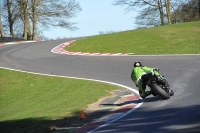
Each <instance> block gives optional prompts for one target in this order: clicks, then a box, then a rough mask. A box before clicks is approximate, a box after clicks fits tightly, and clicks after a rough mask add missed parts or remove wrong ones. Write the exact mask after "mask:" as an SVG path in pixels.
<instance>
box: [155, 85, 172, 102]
mask: <svg viewBox="0 0 200 133" xmlns="http://www.w3.org/2000/svg"><path fill="white" fill-rule="evenodd" d="M152 89H153V90H154V91H155V92H156V94H157V95H159V96H161V98H162V99H163V100H167V99H169V98H170V95H169V93H168V92H166V91H165V90H164V89H163V88H161V87H160V86H159V85H157V84H156V83H153V84H152Z"/></svg>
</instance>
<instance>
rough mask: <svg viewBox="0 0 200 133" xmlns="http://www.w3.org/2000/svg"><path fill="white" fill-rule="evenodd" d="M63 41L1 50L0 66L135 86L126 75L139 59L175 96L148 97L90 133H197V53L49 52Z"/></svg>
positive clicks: (199, 93)
mask: <svg viewBox="0 0 200 133" xmlns="http://www.w3.org/2000/svg"><path fill="white" fill-rule="evenodd" d="M66 41H68V40H58V41H47V42H38V43H27V44H20V45H6V46H1V47H0V67H7V68H12V69H18V70H23V71H31V72H36V73H43V74H53V75H60V76H71V77H80V78H89V79H96V80H104V81H109V82H115V83H119V84H122V85H126V86H128V87H132V88H135V85H134V84H133V82H132V81H131V79H130V74H131V70H132V67H133V63H134V61H141V62H142V63H143V65H146V66H149V67H157V68H160V72H161V74H163V75H165V77H166V78H167V79H168V81H169V84H170V85H171V88H172V89H173V90H174V92H175V95H174V96H173V97H171V98H170V99H169V100H166V101H161V100H158V99H156V98H154V97H151V96H150V97H148V98H146V99H145V100H143V102H144V104H143V105H142V106H141V107H140V108H139V109H137V110H136V111H134V112H133V113H131V114H129V115H128V116H126V117H124V118H122V119H120V120H119V121H116V122H114V123H112V124H111V125H109V126H106V127H104V128H102V129H100V130H98V131H96V132H95V133H107V132H113V133H122V132H123V133H130V132H131V133H133V132H139V133H147V132H148V133H157V132H172V133H174V132H180V133H185V132H193V133H194V132H200V98H199V97H200V82H199V80H200V55H183V56H177V55H171V56H128V57H126V56H124V57H121V56H117V57H109V56H106V57H94V56H92V57H91V56H74V55H61V54H54V53H52V52H51V50H52V49H53V48H54V47H55V46H57V45H59V44H61V43H64V42H66Z"/></svg>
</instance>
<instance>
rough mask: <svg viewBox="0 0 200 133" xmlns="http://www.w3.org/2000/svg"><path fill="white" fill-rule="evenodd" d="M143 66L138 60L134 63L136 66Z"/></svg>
mask: <svg viewBox="0 0 200 133" xmlns="http://www.w3.org/2000/svg"><path fill="white" fill-rule="evenodd" d="M141 66H142V63H141V62H139V61H137V62H135V63H134V67H141Z"/></svg>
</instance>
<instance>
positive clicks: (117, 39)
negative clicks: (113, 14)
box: [65, 21, 200, 54]
mask: <svg viewBox="0 0 200 133" xmlns="http://www.w3.org/2000/svg"><path fill="white" fill-rule="evenodd" d="M65 50H67V51H73V52H79V51H81V52H98V53H101V52H109V53H134V54H200V21H196V22H189V23H180V24H173V25H165V26H158V27H153V28H144V29H137V30H131V31H125V32H119V33H112V34H106V35H98V36H93V37H88V38H86V39H82V40H78V41H76V42H74V43H73V44H72V45H71V46H70V47H66V48H65Z"/></svg>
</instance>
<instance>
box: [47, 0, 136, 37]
mask: <svg viewBox="0 0 200 133" xmlns="http://www.w3.org/2000/svg"><path fill="white" fill-rule="evenodd" d="M76 1H77V2H79V4H80V6H81V8H82V11H81V12H78V13H77V16H76V18H73V19H71V20H70V21H72V22H76V23H77V24H76V25H75V26H76V27H78V28H79V29H78V30H75V31H70V30H68V29H65V28H52V27H51V28H49V30H47V31H44V32H43V35H44V36H45V37H48V38H51V39H56V38H58V37H60V38H63V37H67V38H70V37H83V36H92V35H99V34H100V32H104V33H106V32H120V31H126V30H133V29H136V28H137V25H136V24H135V18H136V16H137V14H138V13H137V12H136V11H135V12H134V11H131V12H128V13H127V12H126V11H125V7H123V6H114V5H113V3H114V1H115V0H76Z"/></svg>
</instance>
